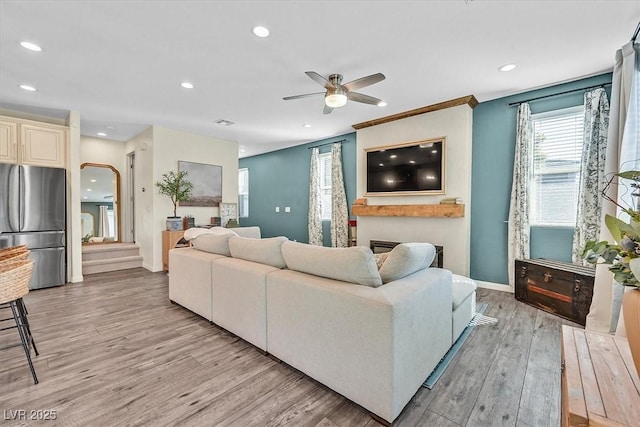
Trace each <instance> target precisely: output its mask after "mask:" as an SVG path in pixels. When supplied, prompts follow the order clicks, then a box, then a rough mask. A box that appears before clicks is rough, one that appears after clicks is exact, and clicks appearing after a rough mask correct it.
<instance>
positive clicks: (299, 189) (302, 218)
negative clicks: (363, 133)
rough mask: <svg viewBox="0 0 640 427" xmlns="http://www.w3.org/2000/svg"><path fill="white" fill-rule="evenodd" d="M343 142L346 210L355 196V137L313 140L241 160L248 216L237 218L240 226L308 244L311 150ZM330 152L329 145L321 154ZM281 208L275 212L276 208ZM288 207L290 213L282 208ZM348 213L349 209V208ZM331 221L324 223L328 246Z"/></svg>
mask: <svg viewBox="0 0 640 427" xmlns="http://www.w3.org/2000/svg"><path fill="white" fill-rule="evenodd" d="M343 139H344V140H345V141H344V142H343V143H342V165H343V167H342V173H343V176H344V181H345V192H346V193H347V203H348V204H349V207H351V205H352V204H353V202H354V200H355V197H356V134H355V132H354V133H350V134H346V135H342V136H337V137H332V138H328V139H323V140H320V141H314V142H311V143H308V144H304V145H299V146H296V147H291V148H286V149H283V150H278V151H273V152H270V153H266V154H261V155H258V156H253V157H247V158H244V159H240V163H239V167H240V168H248V169H249V217H247V218H240V225H241V226H250V225H258V226H260V229H261V231H262V236H263V237H273V236H286V237H288V238H289V239H290V240H297V241H299V242H304V243H308V241H309V234H308V232H307V223H308V216H309V165H310V161H311V150H310V149H309V147H313V146H316V145H321V144H328V143H331V142H335V141H340V140H343ZM328 151H331V145H325V146H323V147H320V152H321V153H325V152H328ZM276 206H279V207H280V212H279V213H276V211H275V207H276ZM286 206H289V207H291V212H290V213H285V212H284V208H285V207H286ZM349 212H351V208H349ZM329 227H330V222H329V221H324V222H323V231H324V244H325V246H330V245H331V235H330V234H329Z"/></svg>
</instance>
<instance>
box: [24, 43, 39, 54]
mask: <svg viewBox="0 0 640 427" xmlns="http://www.w3.org/2000/svg"><path fill="white" fill-rule="evenodd" d="M20 46H22V47H23V48H25V49H29V50H30V51H33V52H40V51H41V50H42V48H41V47H40V46H38V45H37V44H35V43H31V42H20Z"/></svg>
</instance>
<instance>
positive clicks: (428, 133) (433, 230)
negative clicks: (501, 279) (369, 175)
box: [356, 105, 473, 276]
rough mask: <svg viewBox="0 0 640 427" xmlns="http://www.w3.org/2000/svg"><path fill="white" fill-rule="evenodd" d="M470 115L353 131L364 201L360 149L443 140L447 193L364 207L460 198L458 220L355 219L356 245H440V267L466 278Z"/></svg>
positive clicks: (378, 199) (430, 116) (438, 115)
mask: <svg viewBox="0 0 640 427" xmlns="http://www.w3.org/2000/svg"><path fill="white" fill-rule="evenodd" d="M472 125H473V111H472V109H471V107H469V106H468V105H461V106H457V107H452V108H448V109H444V110H438V111H434V112H430V113H425V114H420V115H417V116H413V117H409V118H406V119H401V120H396V121H393V122H389V123H385V124H381V125H377V126H371V127H367V128H364V129H360V130H358V131H357V150H358V157H357V168H356V173H357V178H356V181H357V197H358V198H361V197H365V196H364V193H365V189H366V176H365V157H364V150H365V149H366V148H370V147H378V146H384V145H392V144H401V143H405V142H413V141H419V140H424V139H432V138H437V137H443V136H444V137H446V178H445V179H446V188H445V191H446V194H445V195H444V196H443V195H437V196H435V195H419V196H373V197H372V196H367V201H368V204H369V205H411V204H429V203H438V202H439V200H440V199H442V198H444V197H460V198H462V200H463V202H464V203H465V215H464V217H463V218H420V217H372V216H360V217H358V245H364V246H369V241H370V240H389V241H395V242H430V243H433V244H436V245H442V246H444V268H447V269H449V270H451V271H453V272H454V273H457V274H462V275H466V276H468V275H469V253H470V252H469V246H470V231H471V227H470V224H471V211H470V201H471V140H472Z"/></svg>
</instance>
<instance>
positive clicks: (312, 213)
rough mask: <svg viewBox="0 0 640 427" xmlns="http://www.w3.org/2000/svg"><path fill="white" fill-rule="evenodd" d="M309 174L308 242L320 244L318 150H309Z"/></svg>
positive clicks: (320, 198) (320, 206) (320, 215)
mask: <svg viewBox="0 0 640 427" xmlns="http://www.w3.org/2000/svg"><path fill="white" fill-rule="evenodd" d="M310 169H311V173H310V176H309V244H310V245H317V246H322V244H323V237H322V205H321V203H322V194H321V190H320V150H319V149H318V147H314V148H313V149H312V150H311V168H310Z"/></svg>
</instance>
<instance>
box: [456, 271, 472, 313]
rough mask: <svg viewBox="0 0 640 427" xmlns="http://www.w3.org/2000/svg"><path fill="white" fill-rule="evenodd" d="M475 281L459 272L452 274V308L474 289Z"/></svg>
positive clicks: (467, 296) (457, 305)
mask: <svg viewBox="0 0 640 427" xmlns="http://www.w3.org/2000/svg"><path fill="white" fill-rule="evenodd" d="M477 287H478V285H477V284H476V281H475V280H473V279H470V278H468V277H465V276H460V275H459V274H454V275H453V285H452V289H451V290H452V291H453V310H455V309H457V308H458V307H459V306H460V304H462V303H463V302H464V301H465V300H466V299H467V298H469V296H470V295H471V294H473V293H474V292H475V291H476V288H477Z"/></svg>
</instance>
